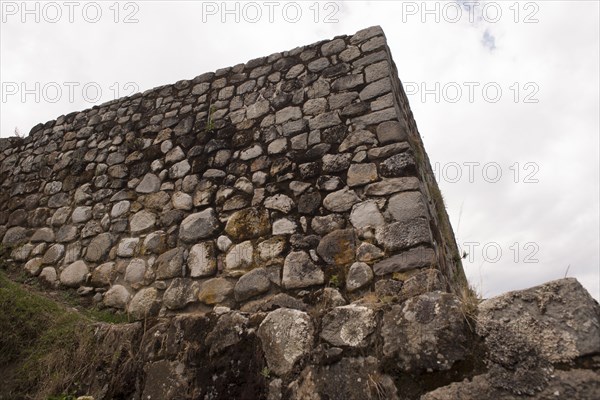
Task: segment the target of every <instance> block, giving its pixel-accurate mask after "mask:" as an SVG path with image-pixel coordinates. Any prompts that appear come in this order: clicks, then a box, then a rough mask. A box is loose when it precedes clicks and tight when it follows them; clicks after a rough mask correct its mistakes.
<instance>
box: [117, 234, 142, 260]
mask: <svg viewBox="0 0 600 400" xmlns="http://www.w3.org/2000/svg"><path fill="white" fill-rule="evenodd" d="M139 241H140V239H139V238H137V237H135V238H123V239H121V241H120V242H119V245H118V246H117V255H118V256H119V257H131V256H133V255H134V254H135V249H136V247H137V245H138V243H139Z"/></svg>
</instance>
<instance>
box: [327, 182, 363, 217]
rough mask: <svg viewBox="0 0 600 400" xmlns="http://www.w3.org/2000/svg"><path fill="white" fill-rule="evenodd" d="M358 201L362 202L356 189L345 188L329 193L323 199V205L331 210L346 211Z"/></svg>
mask: <svg viewBox="0 0 600 400" xmlns="http://www.w3.org/2000/svg"><path fill="white" fill-rule="evenodd" d="M358 202H360V198H359V197H358V196H357V195H356V193H355V192H354V190H350V189H348V188H344V189H341V190H338V191H336V192H333V193H330V194H328V195H327V196H326V197H325V199H324V200H323V206H324V207H325V208H326V209H328V210H329V211H333V212H346V211H348V210H350V209H351V208H352V206H353V205H354V204H356V203H358Z"/></svg>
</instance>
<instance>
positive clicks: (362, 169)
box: [346, 163, 379, 187]
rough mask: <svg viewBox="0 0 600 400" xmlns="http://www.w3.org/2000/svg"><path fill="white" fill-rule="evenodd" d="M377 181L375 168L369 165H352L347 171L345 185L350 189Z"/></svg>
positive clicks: (373, 165) (371, 164)
mask: <svg viewBox="0 0 600 400" xmlns="http://www.w3.org/2000/svg"><path fill="white" fill-rule="evenodd" d="M378 179H379V176H378V175H377V166H376V165H375V164H373V163H369V164H352V165H350V168H349V169H348V178H347V181H346V182H347V183H348V186H350V187H355V186H363V185H366V184H367V183H371V182H375V181H376V180H378Z"/></svg>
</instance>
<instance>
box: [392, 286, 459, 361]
mask: <svg viewBox="0 0 600 400" xmlns="http://www.w3.org/2000/svg"><path fill="white" fill-rule="evenodd" d="M468 329H469V328H468V326H467V323H466V321H465V317H464V315H463V313H462V311H461V303H460V301H459V300H458V298H456V296H454V295H453V294H450V293H441V292H431V293H426V294H423V295H421V296H418V297H414V298H412V299H409V300H407V301H406V302H405V303H403V304H401V305H395V306H392V308H391V309H390V310H389V311H386V312H385V313H384V315H383V326H382V328H381V336H382V338H383V357H384V361H385V362H389V363H391V364H392V365H394V366H396V367H397V368H400V369H401V370H403V371H406V372H419V371H427V370H433V371H445V370H449V369H451V368H452V366H453V365H454V363H455V362H457V361H460V360H464V359H465V358H466V357H467V356H468V354H469V350H470V344H469V333H468ZM424 333H426V334H424Z"/></svg>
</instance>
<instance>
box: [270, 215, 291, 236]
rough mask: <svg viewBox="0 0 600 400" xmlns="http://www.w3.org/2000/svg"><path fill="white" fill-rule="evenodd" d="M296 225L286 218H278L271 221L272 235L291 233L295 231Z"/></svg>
mask: <svg viewBox="0 0 600 400" xmlns="http://www.w3.org/2000/svg"><path fill="white" fill-rule="evenodd" d="M296 229H297V225H296V223H295V222H294V221H290V220H289V219H287V218H280V219H278V220H277V221H275V222H273V231H272V234H273V235H291V234H293V233H295V232H296Z"/></svg>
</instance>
